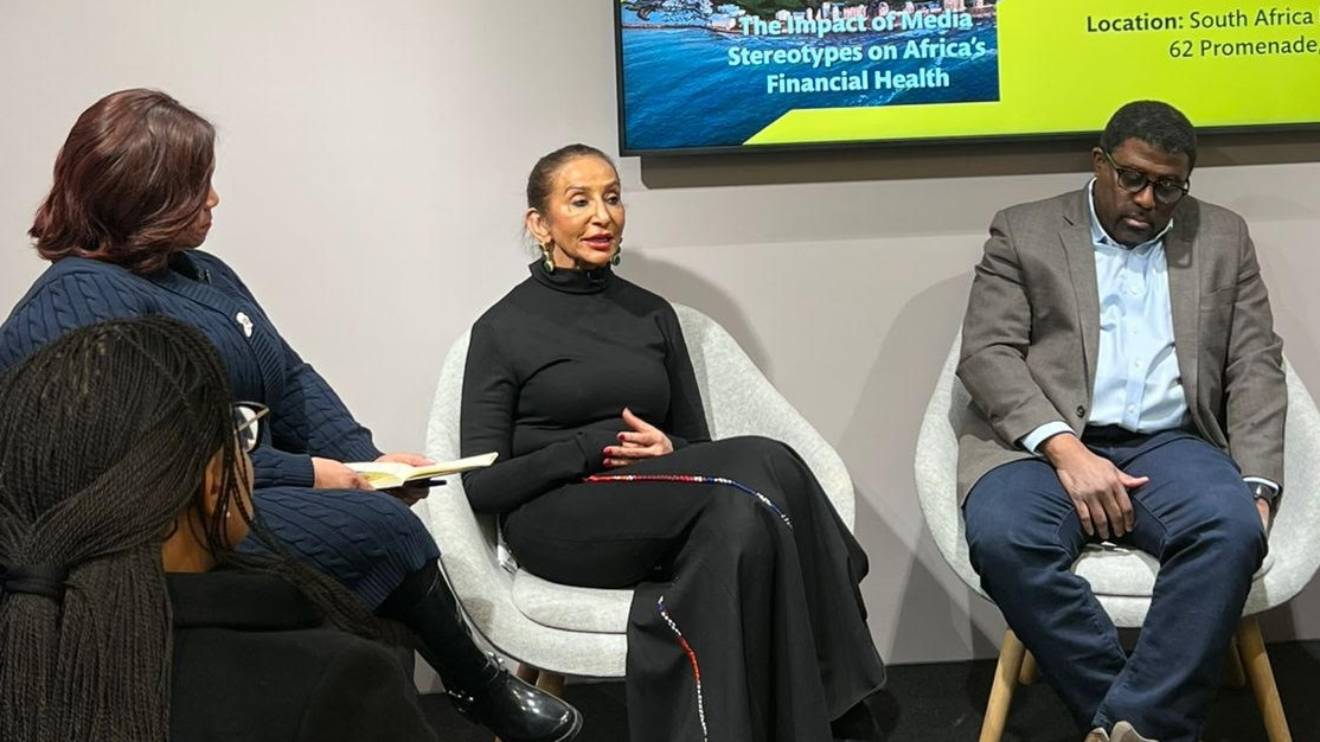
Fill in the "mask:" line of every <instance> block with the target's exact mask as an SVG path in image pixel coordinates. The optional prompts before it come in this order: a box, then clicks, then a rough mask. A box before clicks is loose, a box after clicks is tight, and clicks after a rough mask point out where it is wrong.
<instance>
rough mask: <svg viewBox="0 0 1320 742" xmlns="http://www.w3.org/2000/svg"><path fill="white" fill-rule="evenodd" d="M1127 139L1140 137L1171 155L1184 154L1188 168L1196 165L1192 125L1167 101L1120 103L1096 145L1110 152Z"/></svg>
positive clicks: (1194, 130)
mask: <svg viewBox="0 0 1320 742" xmlns="http://www.w3.org/2000/svg"><path fill="white" fill-rule="evenodd" d="M1129 139H1140V140H1141V141H1143V142H1145V143H1147V144H1149V145H1151V146H1153V147H1155V148H1156V149H1158V150H1160V151H1161V152H1166V153H1168V154H1171V155H1178V154H1183V155H1187V160H1188V163H1189V167H1196V128H1195V127H1193V126H1192V122H1191V121H1188V120H1187V117H1186V116H1184V115H1183V113H1182V111H1179V110H1178V109H1176V108H1174V107H1173V106H1171V105H1169V104H1168V103H1163V102H1161V101H1155V100H1139V101H1133V102H1131V103H1128V104H1126V105H1124V106H1123V107H1122V108H1120V109H1118V110H1117V111H1115V112H1114V115H1113V117H1111V118H1110V119H1109V123H1108V124H1106V125H1105V131H1104V133H1103V134H1101V135H1100V148H1101V149H1103V150H1104V151H1106V152H1110V153H1112V152H1113V151H1114V150H1115V149H1117V148H1118V147H1119V146H1120V145H1122V144H1123V142H1126V141H1127V140H1129Z"/></svg>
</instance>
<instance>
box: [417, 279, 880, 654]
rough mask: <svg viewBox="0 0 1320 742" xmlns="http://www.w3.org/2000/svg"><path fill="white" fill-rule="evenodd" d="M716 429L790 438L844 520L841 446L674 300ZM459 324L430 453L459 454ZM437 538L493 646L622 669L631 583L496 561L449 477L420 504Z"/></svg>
mask: <svg viewBox="0 0 1320 742" xmlns="http://www.w3.org/2000/svg"><path fill="white" fill-rule="evenodd" d="M674 308H675V310H676V311H677V313H678V319H679V323H680V324H681V325H682V327H683V335H684V338H685V340H686V341H687V345H688V352H689V353H690V355H691V358H692V366H693V368H694V370H695V371H696V376H697V383H698V385H699V386H700V387H701V395H702V401H703V402H704V404H705V408H706V418H707V421H708V422H709V424H710V431H711V435H712V437H714V438H717V439H718V438H729V437H733V436H740V435H761V436H766V437H770V438H774V439H777V440H780V441H783V442H784V443H787V444H788V445H790V446H792V447H793V448H794V449H795V450H796V451H797V452H798V453H799V454H800V455H801V456H802V458H803V459H804V460H805V461H806V462H807V464H808V465H809V466H810V467H811V469H812V471H813V472H814V473H815V474H816V477H817V478H818V479H819V480H820V483H821V485H822V486H823V487H824V489H825V491H826V492H827V493H828V494H829V496H830V500H831V501H832V502H833V503H834V507H835V508H836V509H837V510H838V512H839V515H840V516H842V518H843V520H844V522H845V523H847V524H848V527H849V528H851V527H852V524H853V505H854V503H853V486H852V480H851V479H849V477H848V471H847V469H845V468H844V465H843V461H842V460H841V459H840V458H839V455H838V454H837V453H835V451H834V450H833V449H832V448H831V447H830V446H829V444H828V443H826V442H825V440H824V439H823V438H821V436H820V434H819V433H817V432H816V431H815V429H813V428H812V427H811V425H810V424H808V423H807V421H806V420H805V419H803V418H802V416H801V415H800V414H798V412H797V411H796V410H794V409H793V407H792V406H791V405H789V403H788V402H787V401H786V400H785V399H784V398H783V397H782V396H780V394H779V393H778V392H777V391H775V389H774V387H773V386H771V385H770V383H769V382H768V381H767V380H766V378H765V376H763V375H762V374H761V372H760V371H759V370H758V369H757V368H756V366H755V365H754V364H753V363H752V362H751V360H750V359H749V358H748V357H747V355H746V354H745V353H744V352H743V351H742V349H741V348H740V347H738V344H737V342H735V341H734V340H733V338H732V337H731V336H730V335H729V333H728V332H726V331H725V330H724V328H722V327H720V326H719V325H718V324H716V323H715V322H714V321H713V320H711V319H710V318H709V317H707V316H705V315H704V314H702V313H700V312H698V311H696V310H695V309H691V308H689V307H684V306H681V305H675V306H674ZM467 347H468V335H467V334H466V333H465V334H464V335H463V336H462V337H461V338H459V339H458V340H457V341H456V342H455V343H454V345H453V347H451V348H450V350H449V354H448V355H447V356H446V358H445V362H444V367H443V368H442V370H441V373H440V381H439V384H438V385H437V388H436V394H435V402H434V405H433V407H432V409H431V418H430V423H429V426H428V431H427V446H426V448H427V454H428V455H429V456H431V457H433V458H436V459H438V460H447V459H452V458H457V457H458V454H459V407H460V395H461V391H462V387H463V369H464V365H465V362H466V359H467ZM417 511H418V514H419V515H420V516H421V517H422V518H423V520H424V521H425V522H426V523H427V525H428V527H429V528H430V529H431V533H432V534H434V536H435V538H436V541H437V542H438V543H439V544H440V548H441V552H442V556H441V559H442V562H443V564H444V569H445V573H446V575H447V576H448V577H449V580H450V582H451V583H452V584H453V586H454V590H455V592H456V593H457V594H458V595H459V597H460V598H461V599H462V601H463V606H464V608H465V610H466V611H467V614H468V618H469V620H470V621H471V622H472V624H473V625H474V626H475V627H476V628H477V629H478V630H479V631H480V632H481V633H482V634H483V635H484V636H485V637H486V639H487V640H488V641H490V643H491V644H492V645H494V646H495V648H497V649H498V650H499V651H500V652H502V653H504V654H506V655H508V656H510V657H513V658H516V659H518V660H519V661H521V662H523V663H525V664H527V665H530V666H533V667H535V668H538V669H540V670H544V671H547V672H551V673H558V674H564V675H581V676H593V677H622V676H623V674H624V658H625V655H626V652H627V639H626V636H625V634H624V631H625V629H626V626H627V619H628V609H629V605H630V601H631V599H632V591H630V590H596V589H590V588H577V587H569V586H566V585H558V584H555V583H552V582H548V581H546V580H543V579H540V578H539V577H536V576H535V575H533V574H531V573H529V572H527V571H526V570H523V569H518V568H516V567H511V568H509V569H506V568H505V567H506V566H508V564H509V563H508V561H507V560H504V564H502V563H501V561H502V560H501V558H500V549H499V548H498V545H497V543H496V538H495V529H494V524H493V522H492V520H491V519H489V518H483V517H478V516H476V515H474V514H473V512H472V509H471V508H470V507H469V505H468V501H467V497H466V496H465V495H464V493H463V485H462V481H461V480H460V479H459V478H457V477H455V478H452V479H450V481H449V483H448V485H447V486H445V487H441V488H438V489H436V490H433V491H432V494H431V496H430V498H428V499H427V500H425V501H423V503H421V504H419V505H418V507H417Z"/></svg>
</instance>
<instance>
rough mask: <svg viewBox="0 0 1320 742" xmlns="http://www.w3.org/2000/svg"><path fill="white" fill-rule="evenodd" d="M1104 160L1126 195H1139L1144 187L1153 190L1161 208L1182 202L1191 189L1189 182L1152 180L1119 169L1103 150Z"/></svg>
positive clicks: (1125, 168)
mask: <svg viewBox="0 0 1320 742" xmlns="http://www.w3.org/2000/svg"><path fill="white" fill-rule="evenodd" d="M1100 151H1101V152H1104V153H1105V159H1106V160H1108V161H1109V167H1112V168H1113V169H1114V175H1116V176H1117V177H1118V187H1119V188H1122V189H1123V190H1125V191H1127V192H1128V193H1141V192H1142V191H1144V190H1146V186H1150V187H1152V188H1154V189H1155V190H1154V193H1155V200H1156V201H1157V202H1158V203H1160V204H1161V205H1163V206H1172V205H1174V204H1176V203H1178V202H1179V201H1181V200H1182V197H1183V196H1186V195H1187V192H1188V191H1189V190H1191V189H1192V184H1191V181H1186V180H1174V179H1173V178H1160V179H1158V180H1152V179H1151V178H1150V177H1149V176H1148V175H1146V174H1145V173H1143V172H1141V171H1140V170H1133V169H1132V168H1127V167H1121V166H1120V165H1119V164H1118V163H1117V162H1114V158H1113V156H1112V155H1110V154H1109V153H1108V152H1105V150H1100Z"/></svg>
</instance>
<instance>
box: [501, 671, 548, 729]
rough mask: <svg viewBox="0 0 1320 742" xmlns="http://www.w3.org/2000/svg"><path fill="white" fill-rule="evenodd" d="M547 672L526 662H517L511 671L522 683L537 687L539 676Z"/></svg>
mask: <svg viewBox="0 0 1320 742" xmlns="http://www.w3.org/2000/svg"><path fill="white" fill-rule="evenodd" d="M548 674H549V673H546V672H542V671H541V670H538V669H537V668H536V667H534V666H532V665H529V664H527V663H526V662H519V663H518V669H517V670H514V671H513V676H514V677H515V678H518V679H519V680H521V681H523V682H524V683H531V684H532V685H535V686H536V687H538V688H539V687H541V678H542V677H544V676H546V675H548ZM560 687H561V688H562V687H563V679H562V676H561V678H560ZM555 695H556V696H557V695H559V694H558V693H556V694H555ZM495 742H501V741H500V738H499V737H496V738H495Z"/></svg>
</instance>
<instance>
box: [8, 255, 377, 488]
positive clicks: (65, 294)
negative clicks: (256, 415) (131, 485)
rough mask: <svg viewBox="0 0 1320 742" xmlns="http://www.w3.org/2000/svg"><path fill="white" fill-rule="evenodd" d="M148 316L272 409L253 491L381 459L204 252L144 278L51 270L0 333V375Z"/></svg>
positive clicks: (82, 263)
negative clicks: (78, 337) (203, 350)
mask: <svg viewBox="0 0 1320 742" xmlns="http://www.w3.org/2000/svg"><path fill="white" fill-rule="evenodd" d="M145 314H165V315H169V316H171V317H174V318H175V319H178V320H181V321H183V322H186V323H188V324H190V325H192V326H194V327H196V328H197V329H199V330H201V331H202V332H203V333H204V334H205V335H206V336H207V337H208V338H210V340H211V342H212V343H213V344H214V345H215V346H216V348H217V349H218V350H219V352H220V357H221V358H222V359H223V361H224V363H225V366H226V368H227V369H228V371H229V380H230V384H231V385H232V387H233V393H234V396H235V398H236V400H242V401H252V402H261V403H262V404H265V405H266V406H268V407H270V409H271V415H270V418H271V424H270V425H269V426H267V429H268V430H269V433H267V434H265V435H266V440H265V441H264V442H265V443H266V445H263V446H260V447H258V448H257V449H256V450H255V451H253V454H252V463H253V465H254V467H255V469H256V480H257V481H256V483H255V484H256V486H258V487H275V486H286V485H287V486H297V487H311V486H312V483H313V480H314V476H313V472H312V462H311V457H312V456H322V457H325V458H331V459H335V460H338V461H370V460H372V459H375V458H376V457H377V456H379V455H380V451H379V450H377V449H376V446H375V445H374V444H373V443H372V439H371V431H369V430H367V429H366V428H364V427H363V426H362V425H360V424H358V422H357V421H356V420H354V419H353V416H352V414H350V413H349V411H348V408H347V407H345V406H344V403H343V402H342V401H341V400H340V399H339V397H338V395H336V394H335V392H334V390H333V389H331V388H330V385H329V384H327V383H326V381H325V379H323V378H321V376H320V374H318V373H316V371H315V370H314V369H313V368H312V367H311V366H310V365H308V364H307V363H304V362H303V360H302V359H301V358H299V357H298V354H297V353H295V352H294V350H293V349H292V348H290V347H289V345H288V343H286V342H284V339H283V338H281V337H280V334H279V332H278V331H277V330H276V329H275V326H274V325H273V324H271V321H270V318H269V317H267V316H266V313H265V312H264V311H263V310H262V308H261V306H260V305H258V304H257V300H256V299H255V298H254V297H253V296H252V293H251V292H250V291H248V289H247V287H246V286H244V285H243V282H242V281H240V280H239V278H238V276H237V275H236V274H235V273H234V271H233V270H231V269H230V268H229V266H227V265H225V264H224V262H223V261H221V260H220V259H219V258H217V257H215V256H214V255H209V254H207V253H204V252H202V251H200V250H190V251H188V252H187V253H182V254H180V255H178V256H176V257H175V259H174V261H173V263H172V264H171V268H170V269H167V270H162V271H160V272H158V273H155V274H152V275H150V276H139V275H136V274H134V273H132V272H130V271H128V270H125V269H124V268H121V267H119V266H117V265H113V264H110V263H106V262H102V261H98V260H89V259H86V258H64V259H63V260H60V261H58V262H56V263H54V264H52V265H51V266H50V267H49V268H48V269H46V271H45V272H44V273H42V274H41V276H40V277H39V278H37V280H36V283H34V284H33V285H32V288H31V289H30V290H29V291H28V292H27V294H26V295H25V296H24V297H23V298H22V299H20V300H19V301H18V303H17V304H16V305H15V306H14V310H13V312H12V313H11V314H10V315H9V319H8V320H6V321H5V323H4V325H3V326H0V373H2V372H3V371H5V370H7V369H8V368H10V367H12V366H14V365H16V364H18V363H19V362H20V361H22V360H23V359H24V358H26V357H27V356H29V355H31V354H32V353H33V351H35V350H37V349H38V348H40V347H41V346H42V345H44V344H45V343H48V342H50V341H52V340H54V339H55V338H57V337H59V336H61V335H63V334H64V333H66V332H68V331H69V330H72V329H75V328H78V327H83V326H85V325H90V324H93V323H96V322H100V321H104V320H108V319H119V318H125V317H137V316H141V315H145Z"/></svg>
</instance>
